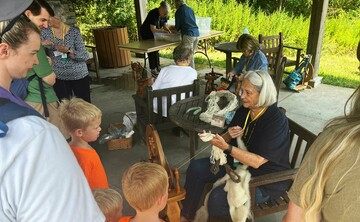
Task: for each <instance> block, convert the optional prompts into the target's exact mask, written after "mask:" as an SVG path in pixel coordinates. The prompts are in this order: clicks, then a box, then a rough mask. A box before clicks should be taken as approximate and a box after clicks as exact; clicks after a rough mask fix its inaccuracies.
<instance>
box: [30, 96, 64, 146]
mask: <svg viewBox="0 0 360 222" xmlns="http://www.w3.org/2000/svg"><path fill="white" fill-rule="evenodd" d="M26 103H27V104H29V105H30V106H31V107H33V108H34V109H35V110H36V111H38V112H39V113H40V114H41V115H42V116H44V117H45V113H44V108H43V105H42V104H41V103H33V102H26ZM47 107H48V110H49V117H46V120H47V121H48V122H50V123H52V124H53V125H55V126H57V128H59V130H60V132H61V133H62V134H63V135H64V137H65V139H68V138H69V137H70V135H69V132H68V131H67V130H66V129H65V127H64V125H63V123H62V121H61V118H60V114H59V110H58V108H59V103H58V102H53V103H48V104H47Z"/></svg>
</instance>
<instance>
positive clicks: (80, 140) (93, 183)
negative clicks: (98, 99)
mask: <svg viewBox="0 0 360 222" xmlns="http://www.w3.org/2000/svg"><path fill="white" fill-rule="evenodd" d="M59 110H60V116H61V119H62V121H63V123H64V126H65V127H66V128H67V130H68V131H69V133H70V136H71V141H70V143H69V144H70V147H71V149H72V151H73V152H74V154H75V157H76V159H77V161H78V163H79V165H80V167H81V168H82V170H83V171H84V174H85V177H86V179H87V181H88V183H89V185H90V188H91V189H94V188H108V187H109V184H108V181H107V177H106V173H105V170H104V167H103V165H102V163H101V161H100V157H99V155H98V154H97V152H96V151H95V150H94V148H92V147H91V146H90V145H89V142H93V141H96V139H97V138H98V137H99V134H100V131H101V128H100V124H101V116H102V114H101V110H100V109H99V108H97V107H96V106H95V105H93V104H90V103H88V102H86V101H84V100H83V99H79V98H72V99H71V100H67V99H64V100H63V101H62V102H61V104H60V107H59Z"/></svg>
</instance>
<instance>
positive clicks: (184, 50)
mask: <svg viewBox="0 0 360 222" xmlns="http://www.w3.org/2000/svg"><path fill="white" fill-rule="evenodd" d="M192 56H193V52H192V49H191V47H190V46H185V45H183V44H180V45H178V46H176V47H175V49H174V52H173V58H174V61H175V63H177V62H181V61H187V60H191V59H192Z"/></svg>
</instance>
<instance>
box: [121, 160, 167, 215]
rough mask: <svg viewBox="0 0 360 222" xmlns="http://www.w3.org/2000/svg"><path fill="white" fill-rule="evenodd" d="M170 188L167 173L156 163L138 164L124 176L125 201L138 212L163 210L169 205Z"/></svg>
mask: <svg viewBox="0 0 360 222" xmlns="http://www.w3.org/2000/svg"><path fill="white" fill-rule="evenodd" d="M168 188H169V182H168V175H167V172H166V170H165V169H164V168H163V167H162V166H160V165H159V164H156V163H147V162H140V163H136V164H134V165H132V166H131V167H130V168H129V169H127V170H126V171H125V173H124V174H123V176H122V190H123V193H124V196H125V199H126V200H127V201H128V203H129V204H130V205H131V206H132V207H133V208H135V209H136V211H140V212H142V211H146V210H148V209H150V208H151V207H153V206H157V207H158V210H159V211H161V210H163V209H164V208H165V206H166V203H167V198H168Z"/></svg>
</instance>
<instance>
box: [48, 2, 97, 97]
mask: <svg viewBox="0 0 360 222" xmlns="http://www.w3.org/2000/svg"><path fill="white" fill-rule="evenodd" d="M54 12H55V16H52V17H50V20H49V24H50V26H51V27H49V28H46V29H43V30H41V40H42V43H43V44H44V43H46V42H47V43H48V44H47V47H48V48H49V49H50V50H49V52H50V56H51V59H52V60H53V69H54V72H55V73H56V83H55V84H54V90H55V92H56V95H57V97H58V98H59V100H62V99H64V98H66V99H70V98H71V97H73V96H76V97H78V98H82V99H83V100H85V101H87V102H91V98H90V79H89V71H88V69H87V65H86V60H87V59H88V56H89V55H88V53H87V51H86V48H85V45H84V41H83V39H82V37H81V33H80V30H79V29H78V28H76V27H74V26H70V25H68V24H65V23H64V21H63V19H62V13H63V11H62V10H61V8H54Z"/></svg>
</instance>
